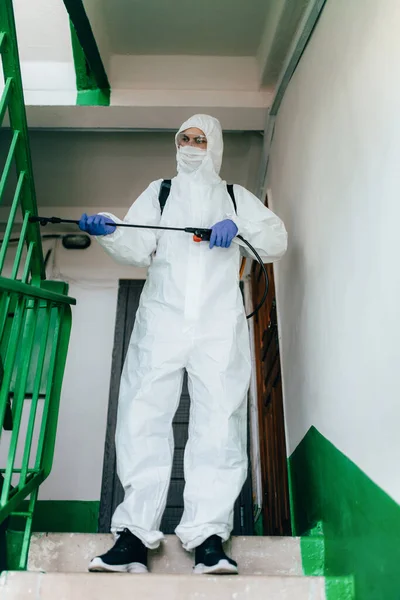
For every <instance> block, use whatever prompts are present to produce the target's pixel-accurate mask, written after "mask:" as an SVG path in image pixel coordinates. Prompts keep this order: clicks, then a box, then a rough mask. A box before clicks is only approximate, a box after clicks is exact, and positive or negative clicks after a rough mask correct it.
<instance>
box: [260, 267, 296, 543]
mask: <svg viewBox="0 0 400 600" xmlns="http://www.w3.org/2000/svg"><path fill="white" fill-rule="evenodd" d="M266 267H267V271H268V279H269V289H268V298H267V301H266V303H265V304H264V306H263V307H262V308H261V310H260V311H259V312H258V314H257V315H256V317H255V320H254V335H255V350H256V365H257V396H258V411H259V432H260V449H261V469H262V486H263V507H262V508H263V523H264V534H265V535H291V526H290V507H289V486H288V473H287V454H286V440H285V422H284V414H283V396H282V379H281V362H280V355H279V335H278V321H277V311H276V298H275V284H274V272H273V267H272V265H266ZM264 289H265V280H264V276H263V272H262V269H261V266H260V265H259V264H258V263H257V262H254V264H253V268H252V290H253V301H254V304H255V305H256V304H257V303H258V302H259V301H260V300H261V298H262V296H263V293H264Z"/></svg>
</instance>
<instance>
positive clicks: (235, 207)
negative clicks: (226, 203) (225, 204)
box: [226, 183, 237, 214]
mask: <svg viewBox="0 0 400 600" xmlns="http://www.w3.org/2000/svg"><path fill="white" fill-rule="evenodd" d="M226 189H227V190H228V194H229V195H230V197H231V200H232V204H233V207H234V209H235V213H236V214H237V205H236V198H235V192H234V191H233V184H232V183H227V184H226Z"/></svg>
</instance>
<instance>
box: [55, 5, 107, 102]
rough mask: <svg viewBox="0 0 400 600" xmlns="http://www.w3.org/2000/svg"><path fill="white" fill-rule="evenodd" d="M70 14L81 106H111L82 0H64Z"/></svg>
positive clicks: (78, 96) (101, 64)
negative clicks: (71, 0)
mask: <svg viewBox="0 0 400 600" xmlns="http://www.w3.org/2000/svg"><path fill="white" fill-rule="evenodd" d="M64 3H65V6H66V8H67V10H68V12H69V15H70V29H71V42H72V53H73V57H74V65H75V74H76V87H77V91H78V93H77V99H76V103H77V104H78V105H81V106H109V104H110V98H111V88H110V83H109V81H108V77H107V73H106V71H105V69H104V65H103V62H102V60H101V56H100V53H99V50H98V47H97V44H96V40H95V37H94V35H93V31H92V28H91V26H90V22H89V19H88V18H87V15H86V12H85V8H84V6H83V4H82V1H81V0H77V1H76V0H73V2H70V1H69V0H64Z"/></svg>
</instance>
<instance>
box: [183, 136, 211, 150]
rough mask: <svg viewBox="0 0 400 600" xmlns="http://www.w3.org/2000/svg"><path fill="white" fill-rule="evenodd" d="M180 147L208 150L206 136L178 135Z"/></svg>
mask: <svg viewBox="0 0 400 600" xmlns="http://www.w3.org/2000/svg"><path fill="white" fill-rule="evenodd" d="M177 142H178V146H194V147H198V148H206V146H207V138H206V136H205V135H190V134H189V135H188V134H186V133H178V136H177Z"/></svg>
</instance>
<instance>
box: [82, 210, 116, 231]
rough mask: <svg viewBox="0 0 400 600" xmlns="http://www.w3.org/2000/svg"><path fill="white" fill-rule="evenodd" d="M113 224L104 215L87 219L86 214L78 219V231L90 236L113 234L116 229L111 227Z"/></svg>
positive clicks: (113, 226)
mask: <svg viewBox="0 0 400 600" xmlns="http://www.w3.org/2000/svg"><path fill="white" fill-rule="evenodd" d="M111 223H114V221H113V220H112V219H110V217H105V216H104V215H92V216H90V217H88V215H87V214H86V213H83V215H82V216H81V218H80V221H79V229H81V230H82V231H86V233H89V234H90V235H109V234H110V233H114V231H115V229H116V227H115V225H112V224H111Z"/></svg>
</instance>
